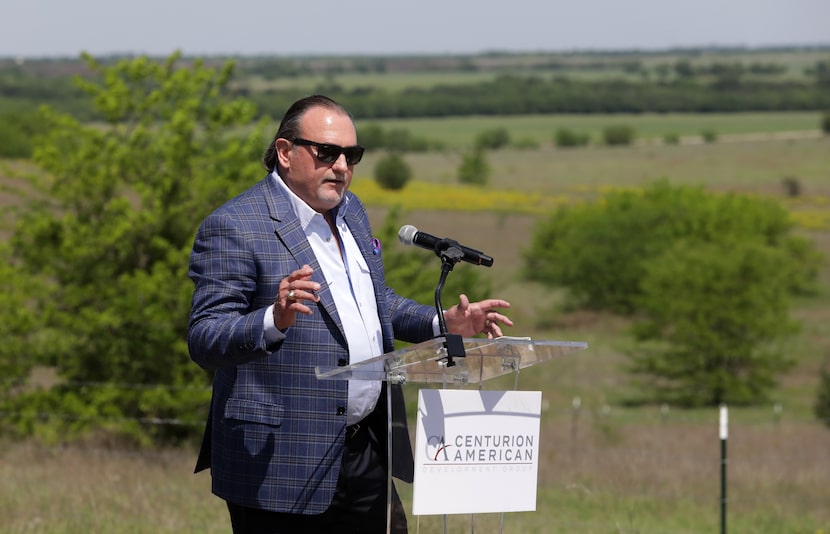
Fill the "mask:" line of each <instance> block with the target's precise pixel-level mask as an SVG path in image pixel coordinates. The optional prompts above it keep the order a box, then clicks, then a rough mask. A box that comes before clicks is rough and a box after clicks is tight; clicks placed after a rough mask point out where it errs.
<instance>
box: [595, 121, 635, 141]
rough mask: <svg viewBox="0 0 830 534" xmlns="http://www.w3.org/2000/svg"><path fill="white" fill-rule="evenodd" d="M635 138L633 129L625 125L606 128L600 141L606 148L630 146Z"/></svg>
mask: <svg viewBox="0 0 830 534" xmlns="http://www.w3.org/2000/svg"><path fill="white" fill-rule="evenodd" d="M635 137H636V134H635V133H634V129H633V128H632V127H631V126H628V125H625V124H617V125H612V126H606V127H605V129H604V130H603V131H602V139H603V141H604V142H605V144H606V145H608V146H624V145H630V144H631V143H633V142H634V138H635Z"/></svg>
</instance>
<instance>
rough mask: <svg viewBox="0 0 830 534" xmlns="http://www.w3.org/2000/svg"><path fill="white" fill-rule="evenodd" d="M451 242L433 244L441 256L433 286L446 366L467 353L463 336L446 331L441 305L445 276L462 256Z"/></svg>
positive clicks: (443, 241) (445, 240) (450, 365)
mask: <svg viewBox="0 0 830 534" xmlns="http://www.w3.org/2000/svg"><path fill="white" fill-rule="evenodd" d="M453 243H454V242H453V241H451V240H448V239H442V240H441V241H440V242H439V243H438V244H436V246H435V253H436V254H438V257H439V258H441V277H440V278H439V279H438V285H437V286H436V288H435V311H436V312H438V328H439V331H440V335H441V336H443V337H444V348H445V349H447V367H453V366H454V365H455V361H454V360H453V358H464V357H465V356H466V355H467V353H466V352H465V351H464V340H463V338H462V337H461V336H460V335H458V334H450V333H449V332H447V322H446V320H445V319H444V307H443V306H442V305H441V291H442V290H443V289H444V283H445V282H446V281H447V276H448V275H449V274H450V272H452V270H453V267H455V264H456V263H458V262H459V261H461V259H462V258H463V257H464V251H463V250H461V248H459V247H458V246H455V245H454V244H453Z"/></svg>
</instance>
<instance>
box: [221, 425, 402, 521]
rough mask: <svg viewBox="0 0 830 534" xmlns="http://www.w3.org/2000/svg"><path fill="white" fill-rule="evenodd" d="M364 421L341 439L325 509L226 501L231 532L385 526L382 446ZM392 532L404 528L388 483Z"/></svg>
mask: <svg viewBox="0 0 830 534" xmlns="http://www.w3.org/2000/svg"><path fill="white" fill-rule="evenodd" d="M381 449H382V446H381V444H380V442H379V440H378V439H377V436H376V435H375V433H374V431H373V430H371V429H369V428H368V425H365V426H361V427H360V429H359V430H358V431H357V432H356V433H355V434H354V435H353V436H351V437H348V438H347V439H346V447H345V451H344V454H343V463H342V466H341V468H340V477H339V478H338V480H337V488H336V490H335V494H334V499H333V501H332V504H331V506H330V507H329V509H328V510H326V511H325V512H323V513H322V514H318V515H305V514H289V513H277V512H269V511H267V510H259V509H256V508H248V507H245V506H239V505H237V504H233V503H231V502H228V511H229V512H230V516H231V525H232V526H233V532H234V534H294V533H300V534H317V533H321V534H322V533H326V534H330V533H340V532H344V533H361V534H383V533H385V532H386V482H387V478H386V473H387V469H386V451H385V450H381ZM391 531H392V532H394V533H396V534H405V533H406V532H407V525H406V514H405V513H404V510H403V505H402V504H401V500H400V498H399V497H398V493H397V491H395V488H394V486H393V487H392V529H391Z"/></svg>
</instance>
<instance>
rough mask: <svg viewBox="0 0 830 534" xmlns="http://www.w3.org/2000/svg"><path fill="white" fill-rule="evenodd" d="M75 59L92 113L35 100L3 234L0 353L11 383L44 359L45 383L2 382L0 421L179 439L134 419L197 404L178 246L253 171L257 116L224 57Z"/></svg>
mask: <svg viewBox="0 0 830 534" xmlns="http://www.w3.org/2000/svg"><path fill="white" fill-rule="evenodd" d="M84 59H85V60H86V62H87V64H88V66H89V67H90V69H92V71H93V72H95V73H96V74H97V77H96V78H95V80H98V81H80V82H79V83H80V84H81V87H82V88H83V90H84V91H85V92H86V93H87V94H88V95H89V96H90V97H91V99H92V101H93V103H94V106H95V109H96V111H97V112H98V113H99V114H100V115H101V116H102V117H104V118H105V120H106V122H105V124H103V125H100V124H99V125H84V124H80V123H78V122H77V121H76V120H75V119H73V118H71V117H70V116H68V115H64V114H59V113H56V112H53V111H50V110H46V111H45V117H46V124H47V126H48V128H47V131H48V133H47V135H46V137H45V139H43V140H42V142H41V143H40V144H39V145H38V146H37V147H36V149H35V152H34V159H35V161H36V163H38V164H39V165H40V167H41V168H42V170H43V171H44V172H43V173H42V174H40V175H37V176H33V177H32V178H31V182H32V186H33V187H34V188H35V189H36V191H37V192H38V194H36V195H34V197H33V198H32V201H31V202H29V204H28V205H27V206H26V210H25V211H24V212H23V213H22V214H21V216H20V218H19V220H18V224H17V226H16V229H15V231H14V234H13V236H12V238H11V249H10V250H9V255H8V256H7V257H8V258H10V259H11V262H10V266H8V267H7V269H9V271H10V272H8V273H4V274H7V275H8V278H6V277H4V280H6V284H7V285H9V286H11V287H6V288H4V289H5V290H4V292H3V293H4V297H3V299H4V300H5V301H6V302H7V303H9V304H11V305H10V306H4V307H3V308H2V310H3V311H2V312H0V313H2V320H0V324H3V325H4V328H9V326H8V325H13V326H14V330H12V331H7V332H6V334H7V335H5V336H4V343H3V344H0V362H4V363H5V364H6V365H8V364H9V363H8V362H18V363H17V364H14V363H12V365H13V366H14V371H15V372H14V375H12V376H14V377H16V378H17V379H18V380H20V381H24V382H25V379H26V377H27V374H28V371H29V369H30V368H31V366H33V365H46V366H51V367H54V369H55V370H56V371H57V375H58V378H57V383H56V384H55V385H54V386H53V387H51V388H47V389H27V388H25V387H23V388H22V389H21V388H18V389H16V390H15V391H7V392H6V393H8V394H7V395H5V396H4V397H3V398H2V399H0V400H2V403H3V405H4V408H5V409H6V410H7V411H8V412H10V413H14V414H16V415H15V416H13V417H5V418H4V419H3V423H4V425H6V426H7V428H8V427H11V426H14V428H15V429H16V430H18V431H19V432H22V433H25V434H35V435H41V436H44V437H58V436H60V437H64V438H65V437H71V436H73V435H82V434H83V433H84V431H86V430H89V429H90V428H92V427H95V426H99V427H103V428H104V429H105V430H110V431H112V432H115V433H117V434H121V435H123V436H126V437H129V438H130V439H133V440H136V441H145V440H147V439H162V440H179V439H185V438H187V437H190V436H192V435H193V434H194V429H196V427H191V426H188V425H187V424H170V425H151V426H146V425H144V424H143V422H146V421H153V422H174V423H176V422H178V423H180V422H182V421H183V420H184V421H201V420H202V418H203V417H204V410H205V406H206V403H207V401H208V399H209V390H208V389H207V388H206V387H205V386H206V385H207V384H208V383H209V382H208V378H209V377H208V375H207V374H206V373H205V372H204V371H202V370H200V369H199V368H198V367H197V366H196V365H194V364H193V363H192V362H191V361H190V359H189V356H188V353H187V347H186V343H185V337H186V336H185V333H186V328H187V316H188V310H189V301H190V294H191V292H192V286H191V284H190V282H189V280H188V277H187V257H188V254H189V250H190V247H191V245H192V239H193V234H194V233H195V230H196V228H195V226H196V225H197V224H198V221H200V220H201V218H202V217H204V216H205V215H206V214H207V213H208V212H209V211H210V210H212V209H213V208H215V207H216V206H217V205H218V204H219V203H221V202H222V201H224V200H225V199H226V198H228V197H229V196H230V195H232V194H235V193H237V192H239V191H240V190H241V189H243V188H244V187H247V185H248V183H249V181H250V180H251V177H252V176H257V175H261V174H262V170H261V167H260V164H259V163H258V160H259V156H260V154H261V150H262V147H263V140H264V139H266V137H265V136H264V130H263V126H264V124H260V125H255V126H254V127H251V124H252V118H253V116H254V113H255V109H254V108H253V106H252V105H251V104H250V103H249V102H247V101H244V100H233V99H230V98H229V97H228V95H227V91H226V86H227V83H228V81H229V79H230V77H231V75H232V72H233V64H232V63H226V64H225V65H224V66H222V67H221V68H218V69H215V68H208V67H206V66H205V65H204V64H203V63H202V62H201V61H194V62H192V64H190V65H184V64H183V63H184V62H183V61H182V60H181V57H180V54H178V53H175V54H172V55H171V56H170V57H169V58H167V59H166V60H165V61H162V62H155V61H152V60H150V59H148V58H143V57H140V58H135V59H131V60H123V61H120V62H118V63H117V64H114V65H112V66H109V67H102V66H101V65H99V64H98V63H97V62H96V61H95V60H94V59H93V58H92V57H90V56H84ZM240 128H244V129H240ZM243 131H244V132H247V133H244V134H243V133H240V132H243ZM258 167H259V168H258ZM12 280H13V281H15V282H16V283H15V284H11V283H10V282H9V281H12ZM24 282H25V283H24ZM21 311H22V312H23V313H22V314H21ZM18 314H21V315H18ZM24 346H25V350H23V351H21V349H22V348H23V347H24ZM21 352H22V353H23V354H25V355H26V362H25V363H20V353H21ZM12 393H13V394H12ZM44 414H47V415H44ZM198 426H201V425H200V424H199V425H198Z"/></svg>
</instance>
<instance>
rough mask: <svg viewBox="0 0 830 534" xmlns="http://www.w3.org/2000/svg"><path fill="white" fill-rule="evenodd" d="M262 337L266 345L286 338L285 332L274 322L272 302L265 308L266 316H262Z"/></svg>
mask: <svg viewBox="0 0 830 534" xmlns="http://www.w3.org/2000/svg"><path fill="white" fill-rule="evenodd" d="M262 338H263V340H264V341H265V346H268V345H273V344H274V343H279V342H280V341H282V340H283V339H285V332H281V331H280V329H279V328H277V325H275V324H274V305H273V304H271V305H270V306H268V308H267V309H266V310H265V316H264V317H263V318H262Z"/></svg>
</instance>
